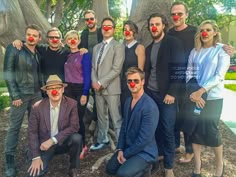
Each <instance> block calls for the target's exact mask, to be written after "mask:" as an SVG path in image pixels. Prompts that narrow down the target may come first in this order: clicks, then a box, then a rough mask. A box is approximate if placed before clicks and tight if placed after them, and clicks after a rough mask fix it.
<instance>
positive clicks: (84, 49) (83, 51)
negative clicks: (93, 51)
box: [79, 48, 88, 55]
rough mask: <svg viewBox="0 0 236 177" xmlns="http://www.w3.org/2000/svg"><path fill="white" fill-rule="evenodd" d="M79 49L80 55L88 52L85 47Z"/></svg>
mask: <svg viewBox="0 0 236 177" xmlns="http://www.w3.org/2000/svg"><path fill="white" fill-rule="evenodd" d="M79 51H80V54H81V55H83V54H85V53H88V49H86V48H81V49H79Z"/></svg>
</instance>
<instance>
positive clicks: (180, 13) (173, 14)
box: [170, 12, 184, 17]
mask: <svg viewBox="0 0 236 177" xmlns="http://www.w3.org/2000/svg"><path fill="white" fill-rule="evenodd" d="M170 15H171V16H172V17H173V16H175V15H178V16H179V17H181V16H182V15H184V13H182V12H178V13H171V14H170Z"/></svg>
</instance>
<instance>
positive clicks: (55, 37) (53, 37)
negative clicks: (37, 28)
mask: <svg viewBox="0 0 236 177" xmlns="http://www.w3.org/2000/svg"><path fill="white" fill-rule="evenodd" d="M60 38H61V37H58V36H48V39H60Z"/></svg>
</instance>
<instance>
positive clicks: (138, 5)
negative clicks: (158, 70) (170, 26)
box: [129, 0, 173, 46]
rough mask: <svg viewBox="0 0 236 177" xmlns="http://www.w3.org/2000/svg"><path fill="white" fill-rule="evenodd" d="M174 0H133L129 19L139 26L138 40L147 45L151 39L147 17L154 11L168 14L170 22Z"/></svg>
mask: <svg viewBox="0 0 236 177" xmlns="http://www.w3.org/2000/svg"><path fill="white" fill-rule="evenodd" d="M172 2H173V0H148V1H144V0H133V1H132V6H131V13H130V17H129V19H130V20H132V21H134V22H135V23H136V24H137V25H138V27H139V35H138V40H139V41H140V42H141V43H142V44H144V45H145V46H147V45H148V44H149V43H150V42H151V41H152V39H151V35H150V33H149V31H148V24H147V19H148V17H149V16H150V15H151V14H153V13H156V12H158V13H160V14H164V15H166V17H167V18H168V19H169V22H170V15H169V12H170V6H171V3H172Z"/></svg>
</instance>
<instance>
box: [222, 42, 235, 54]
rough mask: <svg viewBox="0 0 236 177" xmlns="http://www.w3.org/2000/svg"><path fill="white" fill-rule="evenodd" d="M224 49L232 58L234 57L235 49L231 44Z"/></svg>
mask: <svg viewBox="0 0 236 177" xmlns="http://www.w3.org/2000/svg"><path fill="white" fill-rule="evenodd" d="M223 49H224V51H225V52H226V53H227V54H228V55H229V56H230V57H233V56H234V47H233V46H231V45H230V44H225V45H224V46H223Z"/></svg>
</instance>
